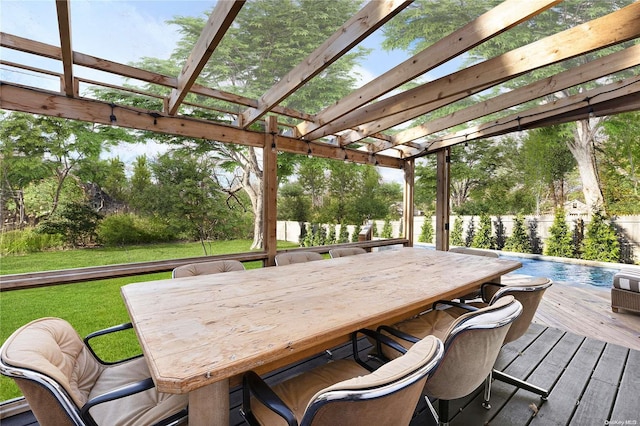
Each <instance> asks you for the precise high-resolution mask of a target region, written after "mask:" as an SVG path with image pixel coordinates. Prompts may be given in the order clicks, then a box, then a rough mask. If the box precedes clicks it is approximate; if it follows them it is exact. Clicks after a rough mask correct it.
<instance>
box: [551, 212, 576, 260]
mask: <svg viewBox="0 0 640 426" xmlns="http://www.w3.org/2000/svg"><path fill="white" fill-rule="evenodd" d="M545 254H546V255H547V256H558V257H573V245H572V243H571V232H570V231H569V227H568V226H567V222H566V220H565V212H564V209H562V208H559V209H556V214H555V217H554V219H553V224H552V225H551V228H549V238H547V241H546V249H545Z"/></svg>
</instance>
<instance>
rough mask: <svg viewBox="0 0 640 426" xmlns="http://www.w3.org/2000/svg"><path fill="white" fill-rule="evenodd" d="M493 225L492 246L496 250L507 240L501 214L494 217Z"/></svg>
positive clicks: (501, 247)
mask: <svg viewBox="0 0 640 426" xmlns="http://www.w3.org/2000/svg"><path fill="white" fill-rule="evenodd" d="M493 227H494V228H495V230H496V233H495V235H494V237H493V243H494V248H495V249H496V250H502V249H503V248H504V245H505V243H506V241H507V235H506V231H505V229H504V223H502V216H497V217H496V220H495V222H493Z"/></svg>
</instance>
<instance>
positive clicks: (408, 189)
mask: <svg viewBox="0 0 640 426" xmlns="http://www.w3.org/2000/svg"><path fill="white" fill-rule="evenodd" d="M415 169H416V162H415V160H413V159H411V160H407V161H406V162H405V164H404V192H403V194H402V195H403V200H402V202H403V208H402V220H403V225H404V226H403V229H404V237H405V238H407V239H408V240H409V247H413V216H414V213H415V209H414V202H413V201H414V200H413V197H414V187H415Z"/></svg>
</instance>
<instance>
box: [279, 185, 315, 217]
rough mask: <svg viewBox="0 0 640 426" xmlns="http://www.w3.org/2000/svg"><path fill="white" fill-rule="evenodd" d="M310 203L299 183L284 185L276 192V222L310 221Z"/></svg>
mask: <svg viewBox="0 0 640 426" xmlns="http://www.w3.org/2000/svg"><path fill="white" fill-rule="evenodd" d="M310 212H311V201H310V200H309V197H307V195H306V194H305V193H304V188H302V185H300V183H298V182H295V183H285V184H284V185H282V186H281V187H280V190H279V191H278V220H294V221H297V222H306V221H307V220H309V219H310V214H311V213H310Z"/></svg>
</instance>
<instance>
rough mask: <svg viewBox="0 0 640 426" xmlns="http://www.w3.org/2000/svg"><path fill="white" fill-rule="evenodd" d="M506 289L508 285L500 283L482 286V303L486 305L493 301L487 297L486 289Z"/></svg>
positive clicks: (483, 284)
mask: <svg viewBox="0 0 640 426" xmlns="http://www.w3.org/2000/svg"><path fill="white" fill-rule="evenodd" d="M491 286H493V287H506V285H504V284H500V283H482V285H481V286H480V297H482V301H483V302H484V303H489V302H490V301H491V298H489V297H487V293H486V289H487V287H491Z"/></svg>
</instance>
